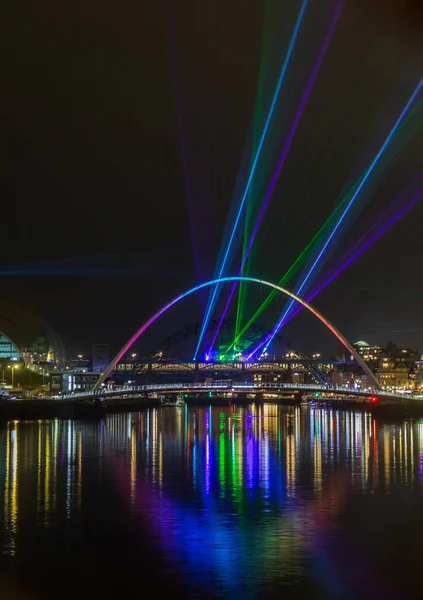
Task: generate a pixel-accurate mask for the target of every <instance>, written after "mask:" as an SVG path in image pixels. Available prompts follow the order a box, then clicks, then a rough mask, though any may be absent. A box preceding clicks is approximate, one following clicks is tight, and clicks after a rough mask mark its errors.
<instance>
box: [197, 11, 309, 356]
mask: <svg viewBox="0 0 423 600" xmlns="http://www.w3.org/2000/svg"><path fill="white" fill-rule="evenodd" d="M308 2H309V0H303V3H302V5H301V9H300V12H299V14H298V17H297V21H296V23H295V27H294V31H293V33H292V36H291V39H290V42H289V46H288V51H287V54H286V56H285V61H284V63H283V66H282V70H281V73H280V75H279V79H278V82H277V85H276V90H275V93H274V95H273V99H272V103H271V105H270V110H269V114H268V116H267V119H266V123H265V126H264V129H263V133H262V135H261V138H260V142H259V144H258V147H257V152H256V155H255V157H254V161H253V164H252V166H251V170H250V175H249V177H248V180H247V185H246V186H245V190H244V194H243V196H242V199H241V204H240V206H239V209H238V213H237V216H236V219H235V224H234V227H233V230H232V233H231V236H230V239H229V244H228V247H227V249H226V252H225V255H224V258H223V261H222V266H221V268H220V271H219V275H218V278H220V277H222V274H223V271H224V269H225V266H226V262H227V260H228V256H229V252H230V249H231V246H232V243H233V240H234V237H235V233H236V230H237V228H238V225H239V221H240V219H241V214H242V211H243V210H244V205H245V202H246V200H247V197H248V192H249V190H250V187H251V183H252V181H253V177H254V174H255V170H256V167H257V163H258V160H259V158H260V154H261V151H262V148H263V144H264V141H265V139H266V135H267V132H268V129H269V126H270V123H271V120H272V117H273V113H274V110H275V106H276V103H277V100H278V97H279V93H280V90H281V88H282V84H283V81H284V79H285V75H286V72H287V70H288V66H289V62H290V60H291V57H292V54H293V51H294V47H295V43H296V41H297V38H298V34H299V31H300V27H301V23H302V21H303V18H304V14H305V11H306V8H307V5H308ZM218 287H219V286H218V285H216V286H215V287H214V288H213V292H212V296H211V299H210V301H209V302H208V306H207V311H206V316H205V318H204V320H203V325H202V327H201V331H200V336H199V338H198V343H197V347H196V349H195V354H194V360H196V359H197V355H198V352H199V350H200V346H201V343H202V341H203V337H204V333H205V331H206V328H207V325H208V322H209V320H210V316H211V313H212V310H213V308H214V304H215V300H216V295H217V290H218Z"/></svg>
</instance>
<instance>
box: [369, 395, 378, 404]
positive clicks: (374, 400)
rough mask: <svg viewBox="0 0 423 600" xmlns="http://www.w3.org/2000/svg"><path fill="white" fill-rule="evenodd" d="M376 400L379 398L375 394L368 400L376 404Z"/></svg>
mask: <svg viewBox="0 0 423 600" xmlns="http://www.w3.org/2000/svg"><path fill="white" fill-rule="evenodd" d="M378 401H379V398H377V397H376V396H372V397H371V398H370V402H371V403H372V404H377V402H378Z"/></svg>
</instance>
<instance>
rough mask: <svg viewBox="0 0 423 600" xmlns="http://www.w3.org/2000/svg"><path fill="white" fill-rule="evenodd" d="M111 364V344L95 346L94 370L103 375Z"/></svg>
mask: <svg viewBox="0 0 423 600" xmlns="http://www.w3.org/2000/svg"><path fill="white" fill-rule="evenodd" d="M109 364H110V352H109V344H94V345H93V362H92V370H93V371H94V372H96V373H103V372H104V371H105V370H106V369H107V367H108V366H109Z"/></svg>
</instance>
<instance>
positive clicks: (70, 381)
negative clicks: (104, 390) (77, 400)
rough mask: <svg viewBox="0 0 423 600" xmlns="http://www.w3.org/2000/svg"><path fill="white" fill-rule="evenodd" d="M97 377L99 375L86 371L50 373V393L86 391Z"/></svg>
mask: <svg viewBox="0 0 423 600" xmlns="http://www.w3.org/2000/svg"><path fill="white" fill-rule="evenodd" d="M99 377H100V373H94V372H93V371H86V370H76V371H73V370H70V369H69V370H66V371H53V372H52V373H50V391H51V392H52V393H53V394H61V393H63V394H66V393H69V392H76V391H77V392H84V391H88V390H91V389H92V388H93V386H94V385H95V384H96V383H97V381H98V379H99Z"/></svg>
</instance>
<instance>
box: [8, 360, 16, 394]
mask: <svg viewBox="0 0 423 600" xmlns="http://www.w3.org/2000/svg"><path fill="white" fill-rule="evenodd" d="M7 368H8V369H12V390H13V388H14V386H15V369H19V365H13V366H12V367H11V366H10V365H9V366H8V367H7Z"/></svg>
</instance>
